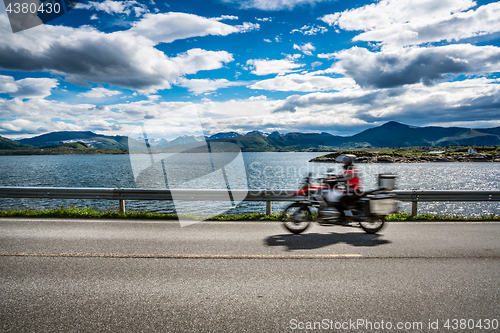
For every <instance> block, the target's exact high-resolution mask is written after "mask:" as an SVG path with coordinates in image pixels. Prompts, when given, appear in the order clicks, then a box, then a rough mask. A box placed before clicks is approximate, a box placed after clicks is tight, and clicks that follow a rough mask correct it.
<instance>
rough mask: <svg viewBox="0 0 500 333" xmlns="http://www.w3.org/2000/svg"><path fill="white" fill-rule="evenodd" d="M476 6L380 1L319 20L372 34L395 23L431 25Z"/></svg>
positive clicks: (459, 1) (469, 2) (457, 0)
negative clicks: (370, 31)
mask: <svg viewBox="0 0 500 333" xmlns="http://www.w3.org/2000/svg"><path fill="white" fill-rule="evenodd" d="M473 6H475V2H474V1H473V0H441V1H435V0H381V1H378V2H375V3H372V4H370V5H366V6H364V7H360V8H354V9H350V10H346V11H344V12H342V13H335V14H329V15H325V16H323V17H321V18H320V19H321V20H322V21H323V22H325V23H328V24H329V25H331V26H333V25H336V26H338V27H340V28H341V29H344V30H349V31H354V30H358V31H359V30H361V31H369V30H375V29H381V28H385V27H387V26H390V25H393V24H395V23H413V22H422V21H424V22H429V21H432V20H435V19H444V18H448V17H449V16H450V14H452V13H459V12H462V11H464V10H467V9H469V8H471V7H473Z"/></svg>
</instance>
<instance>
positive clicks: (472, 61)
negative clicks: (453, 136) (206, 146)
mask: <svg viewBox="0 0 500 333" xmlns="http://www.w3.org/2000/svg"><path fill="white" fill-rule="evenodd" d="M498 17H500V2H495V1H471V0H441V1H435V0H383V1H330V0H246V1H243V0H203V1H184V0H183V1H177V0H176V1H166V2H165V1H156V0H155V1H153V0H148V1H134V0H126V1H112V0H106V1H80V3H79V4H78V5H77V6H76V7H75V8H74V9H73V10H71V11H70V12H69V13H67V14H65V15H63V16H61V17H60V18H58V19H56V20H53V21H51V22H49V23H48V24H45V25H42V26H38V27H35V28H32V29H29V30H25V31H22V32H17V33H12V30H11V27H10V25H9V21H8V17H7V15H6V12H5V7H4V6H3V5H0V135H1V136H5V137H9V138H21V137H31V136H35V135H39V134H43V133H47V132H52V131H63V130H75V131H76V130H90V131H94V132H97V133H102V134H108V135H128V134H129V133H130V132H132V131H133V130H134V128H136V127H137V126H138V125H140V124H141V123H143V122H144V121H148V120H151V119H156V118H161V117H164V116H165V115H166V114H168V115H172V116H171V117H172V124H175V123H176V122H177V121H178V122H180V121H181V120H180V119H181V118H182V115H181V114H175V110H177V109H181V108H183V107H186V106H195V107H196V109H197V110H198V112H199V114H200V117H201V122H202V124H203V129H204V131H205V132H206V134H211V133H215V132H223V131H237V132H242V133H243V132H247V131H250V130H262V131H265V132H272V131H275V130H277V131H280V132H282V133H286V132H295V131H301V132H323V131H325V132H329V133H331V134H338V135H350V134H354V133H357V132H359V131H361V130H364V129H366V128H370V127H374V126H378V125H381V124H383V123H385V122H387V121H399V122H402V123H406V124H409V125H416V126H428V125H438V126H461V127H471V128H472V127H474V128H479V127H483V128H484V127H496V126H500V89H499V88H500V85H499V83H500V76H499V73H500V47H499V46H500V45H499V42H500V20H498ZM169 117H170V116H169ZM174 127H175V126H174V125H173V127H172V128H174Z"/></svg>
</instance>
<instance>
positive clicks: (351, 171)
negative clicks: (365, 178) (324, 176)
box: [342, 167, 361, 192]
mask: <svg viewBox="0 0 500 333" xmlns="http://www.w3.org/2000/svg"><path fill="white" fill-rule="evenodd" d="M342 178H344V179H345V182H346V189H347V190H348V191H349V192H353V191H360V190H361V179H360V178H359V174H358V170H357V169H356V168H354V167H349V168H348V169H347V170H346V171H344V172H343V173H342Z"/></svg>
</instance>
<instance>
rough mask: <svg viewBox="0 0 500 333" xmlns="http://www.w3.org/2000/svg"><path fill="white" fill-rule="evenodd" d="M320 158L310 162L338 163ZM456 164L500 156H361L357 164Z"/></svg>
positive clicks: (357, 159) (331, 158)
mask: <svg viewBox="0 0 500 333" xmlns="http://www.w3.org/2000/svg"><path fill="white" fill-rule="evenodd" d="M328 156H329V155H326V156H320V157H315V158H313V159H311V160H309V162H316V163H336V162H335V157H328ZM441 162H447V163H456V162H483V163H488V162H500V156H496V155H487V154H477V155H460V156H445V155H438V156H404V155H396V156H389V155H382V156H360V157H358V158H356V161H355V163H441Z"/></svg>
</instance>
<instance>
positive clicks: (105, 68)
mask: <svg viewBox="0 0 500 333" xmlns="http://www.w3.org/2000/svg"><path fill="white" fill-rule="evenodd" d="M169 17H170V18H174V21H175V22H172V21H170V20H169V19H168V18H167V17H166V16H165V15H163V14H158V15H154V14H148V15H146V16H145V18H144V19H142V20H141V21H140V23H138V24H137V25H136V26H134V27H133V28H131V29H129V30H127V31H118V32H114V33H103V32H99V31H97V30H96V29H94V28H91V27H88V26H82V27H80V28H70V27H63V26H50V25H47V26H45V27H46V29H48V30H49V31H50V33H48V34H47V33H43V32H39V31H38V32H37V31H33V32H30V34H12V32H11V31H10V25H9V21H8V18H7V16H6V15H0V35H1V36H2V38H1V39H0V67H1V68H3V69H7V70H20V71H52V72H55V73H57V74H60V75H65V76H68V77H70V78H72V81H75V82H76V81H78V82H85V81H90V82H96V83H111V84H115V85H118V86H121V87H127V88H132V89H139V90H142V91H145V92H155V91H157V90H159V89H168V88H170V86H171V84H172V83H175V82H176V81H177V80H178V78H179V77H182V76H183V75H185V74H189V73H196V72H197V71H199V70H211V69H217V68H221V67H222V66H223V65H224V63H226V62H229V61H232V60H233V58H232V56H231V54H229V53H228V52H226V51H205V50H201V49H192V50H188V51H187V52H185V53H182V54H180V55H178V56H177V57H172V58H169V57H167V56H166V55H165V54H164V53H163V52H161V51H160V50H158V49H156V48H155V47H154V46H155V45H156V44H157V43H159V42H165V41H173V40H175V39H179V38H187V37H188V36H203V35H207V34H219V35H225V34H229V33H234V32H240V31H244V30H248V29H251V28H252V27H255V26H253V25H250V26H248V25H247V26H244V25H243V26H239V27H233V26H229V25H225V24H223V23H220V22H218V21H214V20H209V19H205V18H202V17H198V16H195V15H187V14H183V15H175V14H172V15H170V16H169ZM151 22H153V23H158V24H160V23H166V22H167V23H170V24H171V25H170V26H168V25H167V26H164V27H170V28H172V29H173V30H170V32H168V33H167V32H165V33H161V32H157V33H153V32H154V29H153V27H154V26H155V24H152V25H151ZM194 22H198V23H200V24H199V25H196V24H190V23H194ZM140 33H144V35H145V36H147V37H148V38H146V37H145V36H142V35H140ZM149 38H151V39H149ZM152 40H153V41H152Z"/></svg>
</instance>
